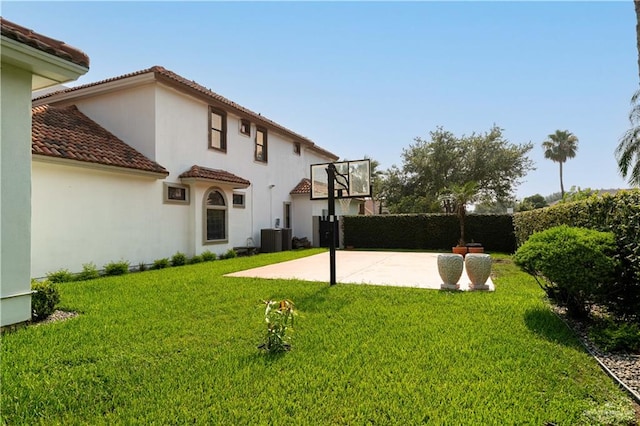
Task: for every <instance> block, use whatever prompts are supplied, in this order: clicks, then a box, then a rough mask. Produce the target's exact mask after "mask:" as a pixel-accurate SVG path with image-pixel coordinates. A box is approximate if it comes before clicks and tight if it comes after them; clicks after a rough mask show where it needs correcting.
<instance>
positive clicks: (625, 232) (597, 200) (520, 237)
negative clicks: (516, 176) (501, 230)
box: [513, 190, 640, 321]
mask: <svg viewBox="0 0 640 426" xmlns="http://www.w3.org/2000/svg"><path fill="white" fill-rule="evenodd" d="M513 223H514V228H515V234H516V239H517V242H518V245H521V244H523V243H524V242H525V241H526V240H527V239H528V238H529V236H531V235H532V234H533V233H534V232H539V231H543V230H545V229H549V228H551V227H554V226H559V225H569V226H576V227H583V228H589V229H594V230H596V231H604V232H607V231H608V232H612V233H613V234H614V235H615V240H616V245H617V248H616V255H615V256H614V258H615V260H616V261H618V262H619V265H620V266H619V268H618V271H617V272H616V280H615V283H613V284H612V285H611V286H610V289H609V292H608V293H609V297H608V300H607V302H606V306H607V307H608V308H609V309H610V310H611V311H612V312H614V313H615V314H616V315H619V316H621V317H627V318H630V319H636V320H638V321H640V314H639V312H640V190H629V191H620V192H618V193H617V194H616V195H610V194H605V195H603V196H598V195H593V196H591V197H589V198H587V199H586V200H581V201H576V202H573V203H561V204H558V205H556V206H553V207H547V208H544V209H538V210H532V211H528V212H521V213H516V214H515V215H514V218H513Z"/></svg>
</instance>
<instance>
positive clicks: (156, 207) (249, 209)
mask: <svg viewBox="0 0 640 426" xmlns="http://www.w3.org/2000/svg"><path fill="white" fill-rule="evenodd" d="M79 96H80V97H79V98H78V99H65V100H64V101H62V102H61V104H60V105H70V104H76V105H77V106H78V108H79V110H80V111H82V112H83V113H84V114H85V115H87V116H88V117H89V118H91V119H92V120H94V121H96V122H97V123H98V124H100V125H102V126H103V127H104V128H105V129H107V130H108V131H110V132H111V133H113V134H114V135H116V136H117V137H119V138H120V139H122V140H123V141H124V142H125V143H128V144H130V145H131V146H133V147H134V148H136V149H137V150H138V151H140V152H142V153H143V154H145V155H146V156H147V157H149V158H152V159H154V160H155V161H157V162H158V163H159V164H161V165H162V166H163V167H165V168H166V169H167V170H168V171H169V172H170V174H169V176H167V177H166V178H165V179H158V180H156V179H153V178H149V177H140V176H133V175H129V174H122V173H115V172H113V173H111V172H106V171H101V170H95V169H91V168H86V167H74V166H70V165H63V164H59V163H55V164H54V163H48V162H43V161H40V160H39V159H36V160H35V161H34V163H33V179H34V181H33V190H34V197H33V199H34V218H33V250H32V260H33V267H32V275H33V276H34V277H40V276H43V275H44V274H46V273H47V272H52V271H55V270H58V269H60V268H67V269H69V270H71V271H72V272H77V271H80V270H81V269H82V264H84V263H88V262H94V263H95V264H96V266H97V267H98V268H102V267H103V265H104V264H105V263H108V262H110V261H119V260H127V261H129V262H131V264H132V265H137V264H138V263H140V262H145V263H151V262H153V260H155V259H159V258H163V257H170V256H171V255H172V254H174V253H175V252H176V251H181V252H183V253H185V254H186V255H187V256H193V255H195V254H200V253H202V252H203V251H204V250H211V251H212V252H214V253H217V254H222V253H224V252H226V251H227V250H229V249H230V248H233V247H237V246H245V245H247V240H248V239H249V238H250V239H252V240H253V243H254V244H255V245H256V246H260V230H261V229H263V228H272V227H273V226H274V223H275V220H276V218H280V223H281V226H282V224H283V220H284V216H283V204H284V203H285V202H291V203H292V211H291V214H292V226H293V235H294V236H297V237H307V238H309V240H312V237H313V236H312V215H313V213H314V212H313V204H314V203H311V202H310V201H309V200H308V197H307V199H306V201H304V202H302V203H300V205H298V200H299V197H298V199H293V198H292V197H291V195H290V191H291V190H292V189H293V188H294V187H295V186H296V185H297V184H298V183H299V182H300V180H301V179H302V178H303V177H308V176H309V167H310V165H311V164H315V163H321V162H327V161H330V159H329V158H327V157H325V156H324V155H320V154H319V153H317V152H315V151H312V150H308V149H305V147H304V146H303V148H302V152H301V155H297V154H295V153H294V149H293V142H294V141H293V140H292V139H289V138H287V137H284V136H282V135H280V134H278V133H277V132H275V131H272V130H268V162H267V163H262V162H257V161H255V160H254V143H255V132H256V124H255V123H252V126H251V135H250V136H246V135H243V134H241V133H240V131H239V121H240V117H238V116H235V115H233V114H231V113H229V112H228V115H227V150H226V152H220V151H217V150H212V149H209V147H208V135H209V129H208V126H209V123H208V114H209V109H208V106H209V105H208V104H207V103H206V102H205V101H204V100H202V99H200V98H194V97H192V96H189V95H187V94H185V93H183V92H180V91H178V90H176V89H175V88H172V87H168V86H165V85H162V84H159V83H151V84H150V83H149V82H146V83H144V84H141V85H140V86H137V87H133V88H131V87H127V88H126V89H123V90H120V91H111V92H108V93H99V94H98V95H96V96H89V95H88V94H87V93H82V94H80V95H79ZM150 141H152V143H151V142H150ZM193 165H198V166H202V167H207V168H212V169H222V170H225V171H228V172H230V173H233V174H235V175H237V176H240V177H242V178H244V179H247V180H249V181H250V182H251V185H250V186H249V187H248V188H243V189H237V188H236V189H234V188H233V186H232V185H227V184H221V183H216V182H203V181H199V180H195V181H188V182H184V181H182V180H181V179H180V178H179V175H180V174H182V173H183V172H185V171H187V170H188V169H190V168H191V166H193ZM163 182H169V183H179V184H187V185H188V186H189V191H190V196H189V198H190V203H189V204H188V205H181V204H175V205H174V204H165V203H163ZM213 187H215V188H218V189H220V190H221V191H222V192H223V193H224V196H225V199H226V202H227V206H228V207H227V220H228V228H227V230H228V239H227V241H225V242H217V243H214V244H211V243H206V242H205V241H204V237H203V235H204V222H203V218H204V207H203V203H204V196H205V194H206V192H207V191H208V190H209V189H210V188H213ZM234 191H237V192H240V193H244V194H245V207H244V208H237V207H233V205H232V194H233V192H234ZM315 204H318V203H315ZM320 213H321V209H320V212H318V213H317V214H320Z"/></svg>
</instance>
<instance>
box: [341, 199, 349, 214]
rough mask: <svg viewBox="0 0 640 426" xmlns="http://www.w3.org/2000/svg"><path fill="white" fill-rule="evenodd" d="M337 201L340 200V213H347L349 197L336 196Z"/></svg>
mask: <svg viewBox="0 0 640 426" xmlns="http://www.w3.org/2000/svg"><path fill="white" fill-rule="evenodd" d="M338 201H340V210H341V211H340V215H341V216H345V215H346V214H347V213H349V206H350V205H351V198H338Z"/></svg>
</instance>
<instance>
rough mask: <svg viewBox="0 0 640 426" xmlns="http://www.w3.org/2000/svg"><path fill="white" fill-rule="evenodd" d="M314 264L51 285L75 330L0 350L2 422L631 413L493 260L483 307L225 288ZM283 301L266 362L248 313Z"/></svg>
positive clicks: (459, 299)
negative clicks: (282, 330)
mask: <svg viewBox="0 0 640 426" xmlns="http://www.w3.org/2000/svg"><path fill="white" fill-rule="evenodd" d="M317 252H318V250H310V251H302V252H286V253H273V254H263V255H259V256H255V257H248V258H237V259H232V260H225V261H215V262H211V263H202V264H197V265H191V266H183V267H177V268H170V269H165V270H160V271H148V272H143V273H139V274H130V275H127V276H121V277H109V278H101V279H97V280H93V281H87V282H77V283H65V284H62V285H60V289H61V293H62V303H61V305H62V306H63V307H64V308H65V309H68V310H76V311H79V312H81V315H80V316H79V317H77V318H74V319H71V320H67V321H64V322H59V323H53V324H44V325H40V326H35V327H34V326H30V327H28V328H26V329H23V330H19V331H18V332H15V333H11V334H7V335H4V336H3V337H2V349H1V355H2V359H1V360H2V365H1V370H0V371H1V375H2V376H1V379H2V383H1V386H2V388H1V409H2V421H3V422H5V423H7V424H184V423H196V424H296V425H297V424H314V425H315V424H421V423H425V422H427V421H429V424H456V425H457V424H470V425H480V424H483V425H484V424H535V425H543V424H545V423H546V422H553V423H556V424H566V425H574V424H580V423H581V422H582V423H585V424H589V423H591V424H592V421H589V415H590V413H591V414H592V413H594V412H598V411H602V412H604V411H606V410H609V411H612V409H611V407H615V406H619V407H628V406H629V403H628V401H626V400H625V399H624V397H623V395H622V393H621V392H620V391H619V390H618V389H617V388H616V387H615V386H614V385H613V383H612V382H611V381H610V379H609V378H608V377H607V376H606V375H605V374H604V373H603V372H601V371H600V369H599V368H598V367H597V365H596V363H595V361H594V360H592V359H591V358H590V357H589V356H588V355H587V354H586V353H585V352H584V350H583V349H582V348H581V346H580V345H579V343H578V342H577V341H576V340H575V338H574V337H573V335H572V333H571V332H570V331H569V330H568V329H567V328H565V326H564V325H563V323H562V322H561V321H560V320H558V319H557V318H556V317H555V316H554V315H553V314H552V313H551V311H550V310H549V308H548V307H547V305H546V304H545V303H544V301H543V299H542V292H541V290H540V289H539V288H538V287H537V285H536V284H535V282H534V281H533V280H532V279H530V278H529V277H528V276H527V275H525V274H523V273H520V272H519V271H518V270H517V269H516V268H515V267H514V266H513V265H511V264H510V263H507V262H508V261H507V259H508V258H506V257H504V256H503V257H500V259H501V260H500V261H501V262H502V263H498V264H496V265H495V268H494V270H495V271H496V273H497V274H498V276H497V277H496V278H494V282H495V283H496V287H497V291H496V292H495V293H482V292H475V293H468V292H465V293H449V292H440V291H433V290H421V289H411V288H393V287H379V286H363V285H337V286H335V287H329V286H328V284H327V283H310V282H302V281H295V280H291V281H287V280H261V279H252V278H226V277H223V276H222V275H223V274H225V273H228V272H232V271H237V270H243V269H246V268H249V267H254V266H260V265H264V264H268V263H273V262H277V261H282V260H288V259H290V258H294V257H299V256H303V255H308V254H314V253H317ZM280 298H289V299H292V300H293V301H294V302H295V303H296V307H297V309H298V312H299V315H298V317H297V318H296V328H295V335H294V340H293V349H292V351H291V352H288V353H285V354H281V355H277V356H272V355H268V354H265V353H263V352H261V351H259V350H258V349H257V346H258V345H259V344H260V343H261V342H262V337H263V329H264V323H263V305H261V304H260V301H261V300H264V299H280ZM613 411H615V409H613Z"/></svg>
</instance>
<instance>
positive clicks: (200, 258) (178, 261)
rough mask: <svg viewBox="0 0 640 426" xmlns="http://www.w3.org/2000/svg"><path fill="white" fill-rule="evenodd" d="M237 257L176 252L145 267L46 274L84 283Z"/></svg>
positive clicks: (120, 265)
mask: <svg viewBox="0 0 640 426" xmlns="http://www.w3.org/2000/svg"><path fill="white" fill-rule="evenodd" d="M236 256H237V253H236V252H235V250H233V249H229V250H228V251H227V252H226V253H223V254H221V255H219V256H218V255H216V254H215V253H212V252H211V251H209V250H206V251H204V252H203V253H202V254H200V255H196V256H193V257H192V258H188V257H187V256H186V255H185V254H184V253H181V252H176V254H174V255H173V256H172V257H171V258H162V259H156V260H154V261H153V263H151V265H147V264H146V263H140V264H138V266H137V267H134V268H132V267H131V264H130V263H129V262H128V261H126V260H121V261H118V262H109V263H107V264H106V265H104V267H103V269H102V271H99V270H98V269H97V267H96V265H95V264H94V263H93V262H90V263H85V264H84V265H82V272H79V273H73V272H70V271H69V270H68V269H59V270H57V271H54V272H49V273H48V274H47V281H49V282H52V283H62V282H70V281H86V280H91V279H94V278H99V277H101V276H113V275H124V274H127V273H129V272H130V271H132V270H133V271H138V272H142V271H146V270H147V269H164V268H168V267H170V266H183V265H189V264H194V263H201V262H210V261H213V260H216V259H221V260H222V259H231V258H234V257H236Z"/></svg>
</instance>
